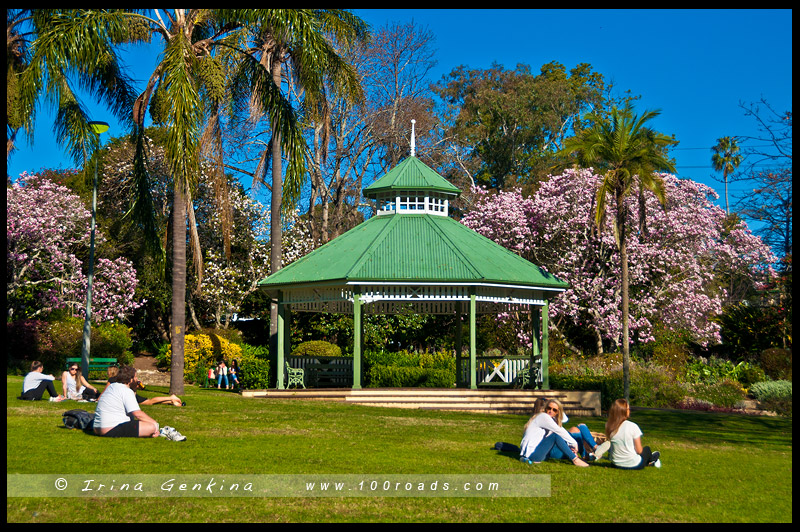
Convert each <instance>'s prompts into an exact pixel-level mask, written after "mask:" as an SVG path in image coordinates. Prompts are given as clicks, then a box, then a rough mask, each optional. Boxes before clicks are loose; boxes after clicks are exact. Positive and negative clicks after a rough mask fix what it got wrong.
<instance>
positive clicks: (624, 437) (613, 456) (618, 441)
mask: <svg viewBox="0 0 800 532" xmlns="http://www.w3.org/2000/svg"><path fill="white" fill-rule="evenodd" d="M629 417H631V407H630V405H629V404H628V401H626V400H625V399H617V400H616V401H614V404H612V405H611V408H610V409H609V411H608V421H606V437H607V438H608V440H607V442H606V443H603V444H602V445H600V447H599V448H598V458H600V457H601V456H602V455H603V453H604V452H605V450H606V449H607V448H608V447H609V446H610V452H609V455H608V459H609V460H611V462H612V463H613V464H614V466H615V467H618V468H619V469H644V467H645V466H649V465H655V466H657V467H660V466H661V461H660V460H659V458H660V456H661V453H659V452H658V451H655V452H651V451H650V447H647V446H645V447H642V439H641V438H642V430H641V429H640V428H639V425H637V424H636V423H634V422H632V421H628V418H629Z"/></svg>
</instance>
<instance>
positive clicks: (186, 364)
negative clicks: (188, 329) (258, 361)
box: [165, 334, 242, 377]
mask: <svg viewBox="0 0 800 532" xmlns="http://www.w3.org/2000/svg"><path fill="white" fill-rule="evenodd" d="M220 359H224V360H225V362H226V363H227V364H230V363H231V361H233V360H236V361H239V362H241V360H242V348H241V347H240V346H238V345H236V344H234V343H233V342H229V341H228V340H226V339H225V338H222V337H221V336H217V335H216V334H187V335H186V336H184V339H183V375H184V377H192V376H194V375H195V374H196V370H197V369H198V368H199V369H200V370H207V369H208V368H209V367H211V366H216V365H217V361H218V360H220ZM165 362H166V364H167V365H169V364H171V363H172V347H168V348H167V351H166V356H165Z"/></svg>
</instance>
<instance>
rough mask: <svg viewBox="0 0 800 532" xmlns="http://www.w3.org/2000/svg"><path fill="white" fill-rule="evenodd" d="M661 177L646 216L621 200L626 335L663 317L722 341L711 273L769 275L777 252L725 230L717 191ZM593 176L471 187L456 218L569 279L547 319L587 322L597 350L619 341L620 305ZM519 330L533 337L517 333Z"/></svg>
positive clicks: (740, 228) (739, 231) (615, 260)
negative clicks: (526, 192)
mask: <svg viewBox="0 0 800 532" xmlns="http://www.w3.org/2000/svg"><path fill="white" fill-rule="evenodd" d="M661 178H662V179H663V180H664V184H665V186H666V192H667V195H666V196H667V205H666V208H663V207H662V206H661V205H660V204H659V203H658V201H657V200H656V198H655V196H653V195H649V194H646V195H645V197H644V201H645V207H646V217H645V220H644V222H645V223H644V224H640V220H639V219H638V213H639V209H638V198H637V197H636V195H633V196H632V197H631V198H630V199H629V200H628V201H630V202H631V205H629V207H630V208H629V209H628V212H629V216H630V218H629V220H628V227H629V228H631V229H632V230H631V233H630V235H629V236H628V239H629V240H628V253H629V270H630V273H629V275H630V287H631V290H630V331H631V341H634V340H638V341H639V342H648V341H652V340H653V328H654V324H655V323H657V322H660V323H661V324H663V325H664V326H665V327H667V328H669V329H673V330H678V329H680V330H685V331H689V332H690V333H692V334H693V336H694V337H695V340H696V341H698V342H700V343H707V342H712V343H716V342H719V341H720V335H719V331H720V328H719V325H718V324H717V323H716V322H715V321H714V320H713V318H714V317H715V316H717V315H718V314H719V313H720V312H721V311H722V304H723V301H724V300H725V295H726V294H725V288H724V286H721V283H719V282H718V276H719V275H720V274H722V275H734V274H735V275H744V276H747V277H749V278H750V279H751V281H752V282H753V283H755V284H756V285H758V284H759V283H764V282H767V281H768V280H770V279H771V278H773V277H774V275H775V272H774V271H773V269H772V267H771V266H770V265H771V264H772V263H774V261H775V260H776V258H775V256H774V255H773V254H772V252H771V251H770V249H769V247H768V246H766V245H765V244H764V243H763V242H762V241H761V240H760V239H759V238H758V237H756V236H754V235H753V234H752V233H751V232H750V230H749V229H748V228H747V226H746V225H745V224H744V223H743V222H741V223H739V224H738V225H736V226H735V227H733V228H732V229H730V228H729V229H727V230H726V228H725V223H724V222H725V219H726V216H725V212H724V211H723V210H722V209H720V208H719V207H716V206H715V205H713V204H712V202H711V201H712V200H713V199H716V198H717V195H716V193H715V192H714V191H713V190H712V189H710V188H708V187H706V186H705V185H702V184H700V183H696V182H694V181H690V180H679V179H677V178H676V177H675V176H673V175H670V174H661ZM600 182H601V176H599V175H596V174H594V173H593V171H592V170H591V169H589V170H568V171H565V172H564V173H563V174H561V175H556V176H550V178H549V179H548V180H547V181H546V182H544V183H543V184H542V186H541V188H540V189H539V190H538V192H537V193H536V195H535V196H534V197H532V198H531V197H528V198H523V197H522V196H521V194H520V192H519V190H512V191H507V192H499V193H497V194H489V193H488V192H487V191H486V190H483V189H478V190H476V191H475V192H476V194H477V195H478V200H477V203H476V205H475V207H474V208H473V209H472V210H471V211H470V212H469V213H467V214H466V216H465V217H464V218H463V220H462V223H463V224H464V225H466V226H467V227H470V228H472V229H474V230H475V231H477V232H478V233H480V234H482V235H484V236H486V237H488V238H490V239H492V240H494V241H495V242H497V243H499V244H501V245H502V246H504V247H506V248H508V249H510V250H512V251H514V252H515V253H517V254H519V255H521V256H522V257H524V258H526V259H528V260H530V261H531V262H533V263H534V264H537V265H539V266H541V267H542V268H543V269H545V270H547V271H548V272H550V273H552V274H554V275H556V276H557V277H559V278H560V279H563V280H564V281H567V282H568V283H569V285H570V286H569V288H568V289H567V290H566V291H565V292H563V293H562V294H561V295H559V296H558V297H557V298H555V299H554V300H553V302H552V304H551V306H550V309H551V312H552V313H553V315H554V317H556V320H553V322H551V323H553V324H554V325H555V323H556V322H557V321H561V322H563V320H568V321H569V322H571V323H572V324H574V325H578V326H582V327H587V328H589V329H590V330H591V332H592V333H593V335H594V337H595V339H596V341H597V347H598V352H600V353H602V345H603V340H608V341H611V342H612V343H613V344H615V345H616V346H619V344H620V342H621V338H622V315H621V314H622V313H621V310H620V299H621V282H620V278H621V273H620V271H619V264H620V261H619V257H618V251H617V246H616V244H615V239H614V234H613V229H612V220H613V219H614V216H615V215H616V212H615V209H614V205H613V202H609V204H608V211H609V212H608V213H607V216H606V220H605V225H604V226H603V227H601V228H600V231H598V228H597V227H595V225H594V215H595V203H594V201H593V198H594V197H595V193H596V191H597V189H598V187H599V185H600ZM503 318H506V319H507V318H508V317H507V316H503ZM519 337H520V339H521V340H522V341H523V342H527V343H529V342H530V340H529V339H528V338H527V337H526V336H525V334H524V333H523V332H520V333H519Z"/></svg>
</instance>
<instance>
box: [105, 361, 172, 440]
mask: <svg viewBox="0 0 800 532" xmlns="http://www.w3.org/2000/svg"><path fill="white" fill-rule="evenodd" d="M136 386H138V381H137V380H136V369H134V368H132V367H130V366H123V367H122V368H120V369H119V372H118V373H117V376H116V379H115V382H112V383H111V384H109V385H108V387H107V388H106V389H105V390H104V391H103V393H102V395H100V399H99V400H98V401H97V408H96V410H95V414H94V433H95V434H97V435H98V436H107V437H109V438H126V437H127V438H156V437H158V435H159V427H158V423H157V422H156V420H154V419H153V418H151V417H150V416H148V415H147V414H145V413H144V412H142V410H141V408H139V403H138V402H137V401H136V393H135V392H134V387H136Z"/></svg>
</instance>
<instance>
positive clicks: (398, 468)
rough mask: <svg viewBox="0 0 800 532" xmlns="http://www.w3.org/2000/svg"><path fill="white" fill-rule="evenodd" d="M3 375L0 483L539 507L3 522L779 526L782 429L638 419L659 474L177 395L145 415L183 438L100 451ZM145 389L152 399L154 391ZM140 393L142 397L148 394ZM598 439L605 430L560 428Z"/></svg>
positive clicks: (494, 422)
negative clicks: (317, 482)
mask: <svg viewBox="0 0 800 532" xmlns="http://www.w3.org/2000/svg"><path fill="white" fill-rule="evenodd" d="M21 384H22V378H21V377H12V376H9V377H7V397H8V399H7V400H8V403H7V405H8V406H7V416H6V417H7V426H6V442H7V443H6V460H7V466H6V468H7V469H6V472H7V473H8V474H17V473H21V474H53V475H76V474H79V475H84V474H86V475H90V474H120V475H131V474H166V475H190V474H192V475H195V474H197V475H223V474H227V475H232V474H242V475H278V474H285V475H320V474H331V475H337V474H338V475H344V474H364V475H369V476H375V477H380V475H398V474H402V475H414V474H426V475H454V474H474V475H532V474H544V475H549V476H550V488H551V492H550V497H548V498H542V497H539V498H533V497H514V498H489V497H476V498H459V497H451V498H433V497H431V498H425V497H411V498H401V497H347V498H346V497H274V498H233V497H180V498H156V497H146V498H145V497H139V498H130V497H119V498H117V497H108V496H103V497H92V498H85V497H75V498H69V499H65V498H59V497H43V498H33V497H8V498H7V499H6V501H7V520H8V522H73V521H74V522H87V521H88V522H93V521H99V522H138V523H152V522H173V521H180V522H214V521H231V522H321V521H336V522H348V521H373V522H374V521H386V522H424V521H446V522H476V521H479V522H506V521H509V522H525V521H529V522H536V521H546V522H548V521H549V522H552V521H558V522H564V521H566V522H580V521H584V522H610V521H620V522H624V521H635V522H676V521H677V522H683V521H694V522H747V521H760V522H775V521H780V522H791V521H792V453H791V451H792V439H791V438H792V421H791V420H790V419H788V420H787V419H781V418H770V417H750V416H740V415H733V414H710V413H698V412H673V411H657V410H638V411H635V412H634V413H633V416H632V420H633V421H635V422H636V423H638V424H639V426H640V427H642V430H643V431H644V433H645V436H644V438H643V439H644V443H645V444H646V445H650V446H651V448H653V449H654V450H659V451H661V461H662V463H663V467H662V468H661V469H655V468H647V469H645V470H643V471H622V470H617V469H614V468H612V467H610V463H609V462H608V461H606V460H603V461H601V462H599V463H598V464H596V465H592V466H591V467H589V468H577V467H574V466H572V465H571V464H569V463H568V462H547V463H544V464H540V465H536V466H528V465H525V464H522V463H520V462H519V461H518V460H517V459H516V457H514V456H511V455H503V454H501V453H498V452H497V451H495V450H494V449H493V448H492V447H493V445H494V443H495V442H496V441H507V442H512V443H515V444H517V443H519V439H520V436H521V430H522V426H523V424H524V423H525V421H526V418H525V417H523V416H514V415H501V416H492V415H485V414H466V413H446V412H433V411H414V410H402V409H389V408H373V407H363V406H354V405H346V404H336V403H327V402H316V401H289V400H286V401H284V400H268V399H244V398H242V397H240V396H238V395H237V394H233V393H225V392H224V391H219V390H205V389H198V388H196V387H193V386H187V393H186V395H185V400H186V402H187V406H186V407H185V408H175V407H172V406H163V405H159V406H150V407H145V411H146V412H147V413H149V414H150V415H151V416H153V417H154V418H155V419H156V420H157V421H159V422H160V423H161V425H162V426H163V425H170V426H174V427H175V428H177V429H178V430H179V431H181V432H182V433H183V434H184V435H186V436H187V437H188V440H187V441H185V442H171V441H167V440H166V439H164V438H157V439H137V440H134V439H116V440H115V439H101V438H98V437H95V436H92V435H87V434H85V433H83V432H81V431H77V430H67V429H64V428H63V427H62V426H61V425H62V424H61V413H62V412H63V411H64V410H68V409H70V408H84V409H86V410H93V409H94V405H93V404H91V403H80V404H78V403H75V402H72V401H69V402H65V403H50V402H47V401H42V402H35V403H31V402H23V401H19V400H17V399H16V396H17V395H19V393H20V390H21ZM153 391H158V392H160V393H165V392H166V390H165V389H163V388H154V390H153ZM153 391H150V390H148V393H149V395H152V394H153ZM577 422H585V423H586V424H588V425H589V427H590V428H591V429H592V430H599V431H602V430H603V423H604V422H605V419H604V418H582V419H577V418H575V419H571V420H570V424H572V423H577Z"/></svg>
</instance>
